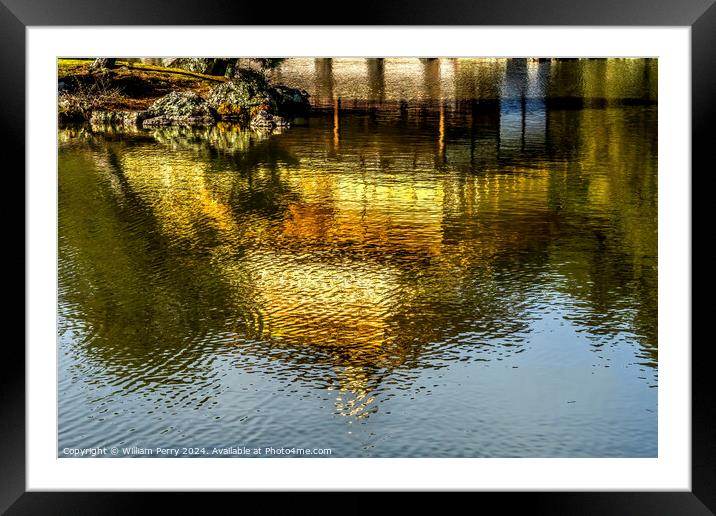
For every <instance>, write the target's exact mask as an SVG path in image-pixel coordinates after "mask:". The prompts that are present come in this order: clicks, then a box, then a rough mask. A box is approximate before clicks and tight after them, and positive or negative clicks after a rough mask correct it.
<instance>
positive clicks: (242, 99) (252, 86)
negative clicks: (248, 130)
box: [208, 78, 277, 121]
mask: <svg viewBox="0 0 716 516" xmlns="http://www.w3.org/2000/svg"><path fill="white" fill-rule="evenodd" d="M208 102H209V106H211V108H212V109H214V110H215V111H216V112H217V113H218V115H219V116H220V117H221V118H222V120H238V121H248V120H250V119H251V117H253V116H255V115H256V113H258V112H259V111H269V112H275V111H276V107H277V106H276V103H275V101H274V100H273V98H272V96H271V95H270V93H269V91H268V88H267V85H266V84H265V80H264V81H261V80H259V79H255V80H254V79H250V80H247V79H244V78H241V79H236V80H231V81H228V82H225V83H222V84H220V85H218V86H216V87H215V88H214V89H213V90H211V92H210V93H209V96H208Z"/></svg>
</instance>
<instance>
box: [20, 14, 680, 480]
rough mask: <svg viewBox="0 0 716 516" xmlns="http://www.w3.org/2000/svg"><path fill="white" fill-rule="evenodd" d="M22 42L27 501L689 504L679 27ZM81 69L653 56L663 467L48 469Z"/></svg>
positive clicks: (89, 34) (70, 462)
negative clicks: (55, 496)
mask: <svg viewBox="0 0 716 516" xmlns="http://www.w3.org/2000/svg"><path fill="white" fill-rule="evenodd" d="M158 33H161V35H160V36H159V37H157V36H158ZM26 37H27V117H28V124H27V179H26V181H27V183H26V186H27V219H26V220H27V231H28V233H27V257H28V258H27V266H28V269H27V289H28V290H27V322H26V324H27V351H26V353H27V368H28V369H27V403H28V405H27V409H28V410H27V486H26V487H27V489H28V490H30V491H32V490H53V489H55V490H120V489H123V490H186V489H192V490H234V489H247V490H257V489H352V488H364V489H476V490H511V489H514V490H555V489H557V490H683V491H688V490H690V486H691V478H690V449H691V430H690V420H691V413H690V407H691V403H690V399H691V398H690V395H691V393H690V360H691V351H690V345H691V334H690V284H691V272H690V269H691V267H690V263H691V261H690V249H691V242H690V233H691V231H690V227H691V226H690V224H691V220H690V209H691V208H690V206H691V205H690V203H691V199H690V181H691V179H690V177H691V161H690V141H691V138H690V136H691V102H690V99H691V87H690V77H691V70H690V61H691V56H690V43H691V33H690V28H688V27H671V28H656V27H651V28H603V27H600V28H594V27H590V28H544V27H542V28H506V27H487V28H474V27H450V28H445V27H435V28H414V27H400V28H341V29H337V28H313V27H311V28H297V27H285V28H257V27H251V28H240V27H218V28H216V27H212V28H198V27H195V28H153V27H142V28H137V27H131V28H127V27H120V28H118V27H111V28H106V27H89V28H76V27H62V28H59V27H28V28H27V33H26ZM85 55H91V56H114V55H122V56H200V55H246V56H273V57H277V56H317V57H318V56H334V57H339V56H365V57H371V56H466V57H467V56H493V57H497V56H530V57H538V56H544V57H549V56H565V55H568V56H575V57H576V56H579V57H588V56H595V57H599V56H612V57H619V56H623V57H627V56H655V57H658V58H659V221H658V222H659V314H660V317H659V347H660V349H659V458H658V459H325V460H320V459H319V460H312V459H270V460H267V459H171V460H170V459H117V460H107V459H57V458H56V454H57V447H56V429H57V428H56V421H57V418H56V416H57V410H56V406H57V404H56V401H57V399H56V385H57V372H56V363H57V362H56V344H55V342H56V289H55V288H54V287H53V286H54V285H56V280H57V273H56V258H57V251H56V240H55V235H56V228H57V210H56V208H57V199H56V182H55V181H54V179H55V177H56V170H57V168H56V145H57V133H56V125H55V113H56V93H57V89H56V80H57V79H56V75H55V74H56V61H55V60H56V57H57V56H85ZM237 461H238V462H237Z"/></svg>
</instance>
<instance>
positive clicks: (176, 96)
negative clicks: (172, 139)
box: [147, 91, 215, 118]
mask: <svg viewBox="0 0 716 516" xmlns="http://www.w3.org/2000/svg"><path fill="white" fill-rule="evenodd" d="M158 116H163V117H190V118H215V113H214V111H213V109H212V108H211V106H210V105H209V103H208V102H207V101H206V100H204V99H203V98H201V97H200V96H199V95H197V94H196V93H194V92H193V91H182V92H179V91H173V92H171V93H170V94H169V95H165V96H164V97H162V98H160V99H158V100H156V101H155V102H154V104H152V105H151V106H149V109H147V117H148V118H149V117H152V118H153V117H158Z"/></svg>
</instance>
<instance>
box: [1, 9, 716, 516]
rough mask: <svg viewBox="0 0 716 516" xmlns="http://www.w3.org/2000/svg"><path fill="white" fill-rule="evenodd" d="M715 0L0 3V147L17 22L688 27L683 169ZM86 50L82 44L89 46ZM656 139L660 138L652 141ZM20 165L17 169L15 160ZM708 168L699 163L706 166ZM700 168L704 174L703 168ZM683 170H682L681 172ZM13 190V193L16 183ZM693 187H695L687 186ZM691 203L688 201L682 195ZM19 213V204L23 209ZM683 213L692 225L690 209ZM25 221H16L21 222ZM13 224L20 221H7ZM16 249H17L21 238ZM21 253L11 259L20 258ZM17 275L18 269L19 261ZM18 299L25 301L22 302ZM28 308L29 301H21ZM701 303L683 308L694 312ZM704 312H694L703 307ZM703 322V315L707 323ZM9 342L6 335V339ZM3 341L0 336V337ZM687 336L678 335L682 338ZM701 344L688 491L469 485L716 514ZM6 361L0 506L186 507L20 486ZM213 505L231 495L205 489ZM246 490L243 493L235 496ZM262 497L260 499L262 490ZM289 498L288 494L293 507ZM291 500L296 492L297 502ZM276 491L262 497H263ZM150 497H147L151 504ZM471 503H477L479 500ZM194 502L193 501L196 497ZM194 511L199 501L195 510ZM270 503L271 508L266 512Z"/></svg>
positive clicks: (559, 500) (527, 504)
mask: <svg viewBox="0 0 716 516" xmlns="http://www.w3.org/2000/svg"><path fill="white" fill-rule="evenodd" d="M713 2H714V0H653V1H646V0H601V1H600V2H594V1H584V0H578V1H577V0H541V1H539V2H531V3H530V2H525V1H524V0H501V1H500V2H494V1H493V2H488V1H484V0H480V1H475V2H467V1H464V0H443V1H441V2H439V4H435V3H433V2H429V1H427V0H416V1H413V2H410V4H407V3H394V4H390V5H389V4H387V3H385V2H374V1H366V2H362V3H361V4H360V5H356V6H355V8H354V9H353V10H354V12H350V8H349V9H348V10H347V11H346V6H347V5H349V4H346V5H343V7H342V9H339V7H340V6H337V5H336V4H335V3H329V2H324V1H323V0H320V1H318V2H312V3H310V5H309V4H303V3H296V4H294V6H293V7H290V8H286V7H283V6H280V7H276V8H270V9H267V7H266V6H265V5H262V4H261V3H253V4H252V3H249V2H246V1H244V0H241V1H233V2H225V1H223V0H203V1H202V2H190V1H189V0H174V1H173V2H163V1H158V0H155V1H147V0H124V1H123V2H117V3H102V2H92V1H89V0H0V41H2V44H0V64H1V66H2V68H0V69H2V70H3V72H4V79H3V80H2V81H0V91H1V95H0V99H2V110H1V114H0V117H1V120H2V123H1V124H0V126H1V127H0V131H2V133H1V140H0V141H2V142H3V147H5V149H12V150H13V151H12V154H13V155H16V156H20V157H21V159H20V163H19V165H18V166H17V167H16V168H15V169H14V170H15V171H18V170H24V166H25V163H24V149H25V102H26V98H25V67H26V65H25V60H26V48H25V45H26V40H25V30H26V28H27V27H28V26H42V25H58V26H63V25H69V26H86V25H204V26H206V25H267V24H270V25H284V24H292V25H294V24H295V25H323V24H325V25H343V24H347V23H350V24H351V25H510V26H520V25H533V26H534V25H549V26H564V25H570V26H593V25H607V26H624V25H635V26H689V27H691V36H692V46H691V71H692V77H691V80H692V163H693V166H692V169H695V168H704V169H705V168H706V166H707V165H706V164H707V163H708V162H709V161H707V160H708V159H709V154H710V153H711V151H710V149H711V147H712V146H713V145H714V143H713V142H715V141H716V134H715V133H716V131H715V130H714V126H715V125H716V124H715V122H716V120H715V117H714V115H715V109H716V108H715V106H716V102H715V101H714V100H713V99H712V95H713V94H714V92H716V71H715V70H714V63H716V5H714V4H713ZM88 51H90V53H91V44H90V45H89V46H88ZM660 144H661V142H660ZM20 167H22V168H20ZM712 167H713V166H711V167H710V168H712ZM701 172H703V173H707V172H708V170H702V171H701ZM693 176H694V174H693V172H692V177H693ZM18 188H19V190H17V191H18V192H20V191H22V192H23V195H20V194H19V193H18V194H17V195H16V197H17V198H20V199H24V191H25V190H24V181H21V182H20V185H19V186H18ZM692 191H695V190H693V189H692ZM692 206H697V203H696V202H695V200H694V201H692ZM23 212H24V210H23ZM692 220H694V221H697V220H698V217H696V212H695V211H693V209H692ZM23 227H24V226H23ZM18 231H19V229H18ZM23 249H24V246H23ZM25 258H26V257H25V255H24V251H23V252H22V255H21V257H20V256H17V255H15V256H13V258H12V259H13V260H22V261H23V263H24V262H25ZM25 270H26V274H27V269H25ZM23 306H24V304H23ZM26 309H31V307H26ZM706 309H708V308H706V307H705V306H703V305H696V304H694V305H693V311H692V314H694V315H696V317H694V315H692V320H699V317H698V313H699V310H706ZM704 315H705V314H704ZM707 320H708V319H707ZM8 340H9V339H8ZM6 344H9V342H7V341H6ZM688 344H689V343H684V345H685V346H687V345H688ZM710 344H711V343H710V342H709V341H708V340H707V341H702V342H695V344H694V345H693V346H692V347H691V354H692V456H691V459H692V477H691V478H692V490H691V491H689V492H663V491H653V492H638V493H637V492H633V493H630V492H589V493H566V492H561V493H521V494H515V493H479V494H476V496H479V497H481V498H484V499H485V500H484V501H487V500H488V499H489V500H490V501H496V502H498V503H499V504H500V506H501V508H502V509H501V510H504V509H507V510H508V511H509V510H510V509H514V508H516V507H522V508H529V511H530V512H536V513H542V512H545V513H549V514H607V513H610V514H649V515H658V514H683V515H691V514H693V515H701V514H704V515H706V514H714V513H715V512H716V432H715V431H714V430H713V428H714V427H713V426H712V423H713V421H714V417H713V416H714V411H715V410H716V403H715V400H714V394H713V393H714V392H715V391H714V389H713V388H712V386H711V382H710V381H709V380H710V376H711V369H712V367H713V366H712V365H711V362H710V361H709V360H708V352H709V351H708V350H709V348H710ZM4 358H5V360H6V362H5V363H6V364H13V365H14V366H13V367H12V368H10V367H9V366H7V365H6V367H5V368H4V372H3V374H2V375H0V386H1V390H0V396H1V397H0V464H1V467H0V511H7V514H11V515H20V514H115V513H116V514H128V513H134V512H141V511H139V510H138V508H141V507H143V505H141V504H144V503H145V502H146V501H147V500H146V499H147V498H150V499H154V500H156V501H158V502H160V503H161V504H162V506H163V512H170V511H171V512H174V510H175V509H176V508H178V509H179V512H189V511H192V512H193V510H194V508H195V507H194V504H195V503H197V502H196V501H194V498H195V497H190V496H189V495H188V493H156V494H147V493H144V494H137V493H119V492H114V493H96V492H95V493H79V492H73V493H69V492H66V493H60V492H25V491H26V488H25V476H26V464H25V352H24V349H23V348H21V347H20V346H17V345H14V346H10V345H6V346H5V349H4ZM211 496H212V497H213V498H212V504H218V503H222V502H224V501H227V500H225V498H226V497H228V496H235V494H228V493H224V494H218V493H212V494H211ZM241 496H242V497H245V496H246V494H241ZM264 496H265V495H264ZM296 496H298V495H297V494H293V495H291V500H288V502H289V503H291V505H295V504H300V503H301V502H300V500H299V501H297V500H296V498H295V497H296ZM300 498H302V497H301V496H299V499H300ZM279 499H280V497H279V498H276V497H272V499H271V500H272V502H271V503H272V504H275V502H276V501H278V500H279ZM154 500H152V501H154ZM480 501H481V502H482V501H483V500H480ZM199 503H201V502H199ZM197 507H199V506H197ZM276 509H277V508H276V506H275V505H273V509H272V510H276Z"/></svg>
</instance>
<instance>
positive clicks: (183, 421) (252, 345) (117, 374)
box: [58, 59, 657, 457]
mask: <svg viewBox="0 0 716 516" xmlns="http://www.w3.org/2000/svg"><path fill="white" fill-rule="evenodd" d="M277 76H278V77H279V78H280V80H281V81H283V82H286V83H288V84H292V85H294V86H298V87H302V88H305V89H307V90H308V91H309V93H311V95H312V101H313V102H314V104H315V105H316V106H317V107H318V108H320V109H317V110H316V112H315V113H314V114H313V115H312V116H310V117H309V118H307V119H300V120H294V125H293V127H292V128H291V129H289V130H286V131H283V132H278V133H273V134H266V133H256V132H252V131H249V130H241V129H240V128H238V127H236V126H231V125H221V124H220V125H219V126H217V127H213V128H204V129H190V128H159V129H153V130H146V131H145V130H128V129H122V130H120V129H116V130H110V131H108V130H100V129H99V128H91V127H72V128H66V129H61V130H60V132H59V176H58V190H59V191H58V199H59V263H58V270H59V306H58V331H59V340H58V343H59V363H58V367H59V379H60V381H59V443H58V454H59V456H65V454H64V453H63V450H64V448H66V447H94V446H97V447H120V448H122V447H132V446H136V447H146V448H156V447H178V448H184V447H186V448H205V449H206V450H207V453H208V452H209V451H210V450H211V449H212V448H213V447H248V448H262V450H263V449H264V448H266V447H274V448H293V447H297V448H306V449H311V450H313V449H318V448H321V449H323V448H330V449H331V456H333V457H378V456H381V457H443V456H445V457H625V456H626V457H642V456H648V457H652V456H656V455H657V388H656V387H657V254H656V253H657V141H656V134H657V106H656V97H655V95H656V93H655V92H656V62H655V61H653V60H623V59H618V60H594V61H547V62H527V61H525V60H512V61H507V60H457V61H456V60H418V59H412V60H410V59H405V60H384V61H381V60H312V59H311V60H309V59H301V60H298V59H297V60H291V61H289V62H287V63H285V64H284V65H283V66H282V67H281V69H279V70H278V72H277ZM232 453H233V455H237V453H236V450H232ZM129 454H130V455H137V454H136V453H129ZM122 455H124V454H123V453H122ZM262 455H264V456H266V455H267V454H265V453H263V451H262Z"/></svg>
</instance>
